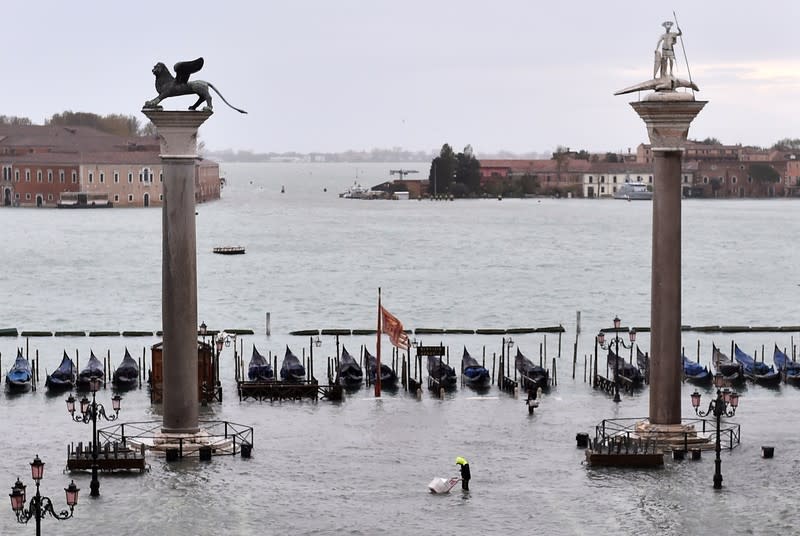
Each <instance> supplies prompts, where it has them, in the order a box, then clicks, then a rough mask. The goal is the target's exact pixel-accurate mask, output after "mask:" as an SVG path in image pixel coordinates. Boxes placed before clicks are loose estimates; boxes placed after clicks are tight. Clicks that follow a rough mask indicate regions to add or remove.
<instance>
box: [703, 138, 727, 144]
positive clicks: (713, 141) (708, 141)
mask: <svg viewBox="0 0 800 536" xmlns="http://www.w3.org/2000/svg"><path fill="white" fill-rule="evenodd" d="M697 143H699V144H702V145H722V142H721V141H719V140H718V139H717V138H706V139H704V140H700V141H698V142H697Z"/></svg>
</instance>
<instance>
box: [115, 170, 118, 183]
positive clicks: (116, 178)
mask: <svg viewBox="0 0 800 536" xmlns="http://www.w3.org/2000/svg"><path fill="white" fill-rule="evenodd" d="M118 182H119V171H115V172H114V184H117V183H118Z"/></svg>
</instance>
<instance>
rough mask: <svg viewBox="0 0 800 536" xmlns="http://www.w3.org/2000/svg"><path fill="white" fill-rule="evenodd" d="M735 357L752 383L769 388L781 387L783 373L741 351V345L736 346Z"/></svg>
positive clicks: (734, 348) (734, 349)
mask: <svg viewBox="0 0 800 536" xmlns="http://www.w3.org/2000/svg"><path fill="white" fill-rule="evenodd" d="M733 355H734V357H735V358H736V361H738V362H739V363H740V364H741V365H742V371H743V372H744V375H745V377H746V378H747V379H748V380H750V381H751V382H753V383H756V384H758V385H764V386H767V387H775V386H777V385H780V383H781V373H780V372H778V371H777V370H775V367H773V366H771V365H770V366H768V365H767V364H766V363H762V362H760V361H756V360H755V359H753V357H752V356H750V355H748V354H746V353H744V352H743V351H741V350H740V349H739V345H734V347H733Z"/></svg>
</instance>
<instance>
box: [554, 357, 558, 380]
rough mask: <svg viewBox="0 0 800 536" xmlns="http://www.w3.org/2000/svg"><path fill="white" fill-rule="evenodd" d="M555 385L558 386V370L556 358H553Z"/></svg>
mask: <svg viewBox="0 0 800 536" xmlns="http://www.w3.org/2000/svg"><path fill="white" fill-rule="evenodd" d="M553 385H558V369H557V368H556V358H555V357H554V358H553Z"/></svg>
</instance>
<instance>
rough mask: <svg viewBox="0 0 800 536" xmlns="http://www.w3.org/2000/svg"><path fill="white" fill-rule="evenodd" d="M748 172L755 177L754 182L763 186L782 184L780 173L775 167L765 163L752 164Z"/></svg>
mask: <svg viewBox="0 0 800 536" xmlns="http://www.w3.org/2000/svg"><path fill="white" fill-rule="evenodd" d="M747 172H748V173H749V174H750V176H751V177H753V180H754V181H757V182H760V183H762V184H767V183H771V182H772V183H775V182H780V180H781V174H780V173H778V172H777V171H776V170H775V168H774V167H772V166H770V165H769V164H765V163H763V162H755V163H753V164H750V166H749V167H748V170H747Z"/></svg>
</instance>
